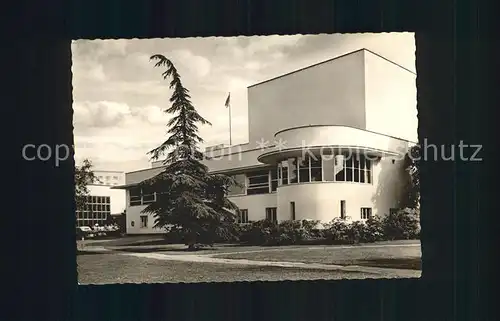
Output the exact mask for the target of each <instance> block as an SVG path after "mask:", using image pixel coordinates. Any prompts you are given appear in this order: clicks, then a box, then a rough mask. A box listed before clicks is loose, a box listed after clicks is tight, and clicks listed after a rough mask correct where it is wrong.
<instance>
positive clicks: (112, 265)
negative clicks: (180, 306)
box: [77, 253, 378, 284]
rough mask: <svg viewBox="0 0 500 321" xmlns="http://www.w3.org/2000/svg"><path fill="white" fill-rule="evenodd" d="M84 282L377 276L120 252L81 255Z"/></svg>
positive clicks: (80, 275)
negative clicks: (172, 258) (159, 257)
mask: <svg viewBox="0 0 500 321" xmlns="http://www.w3.org/2000/svg"><path fill="white" fill-rule="evenodd" d="M77 262H78V281H79V282H80V283H81V284H110V283H168V282H172V283H178V282H186V283H191V282H237V281H282V280H320V279H329V280H335V279H345V278H354V279H360V278H376V277H378V276H377V275H374V274H369V273H360V272H339V271H326V270H317V269H302V268H283V267H263V266H241V265H230V264H216V263H195V262H175V261H163V260H155V259H146V258H137V257H132V256H127V255H122V254H118V253H106V254H95V253H92V254H82V255H78V256H77Z"/></svg>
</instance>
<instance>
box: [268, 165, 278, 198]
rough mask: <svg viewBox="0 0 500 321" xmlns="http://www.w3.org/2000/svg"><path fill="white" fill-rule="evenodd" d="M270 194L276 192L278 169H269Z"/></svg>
mask: <svg viewBox="0 0 500 321" xmlns="http://www.w3.org/2000/svg"><path fill="white" fill-rule="evenodd" d="M270 175H271V192H276V189H277V188H278V169H277V168H273V169H271V174H270Z"/></svg>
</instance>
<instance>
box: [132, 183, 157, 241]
mask: <svg viewBox="0 0 500 321" xmlns="http://www.w3.org/2000/svg"><path fill="white" fill-rule="evenodd" d="M126 196H127V197H126V199H127V215H126V220H127V234H156V233H163V232H164V231H162V230H161V229H155V228H153V226H154V219H155V218H154V216H153V215H148V227H146V228H141V216H142V215H146V214H143V213H141V212H142V210H144V209H145V208H146V206H147V205H138V206H128V204H130V203H129V200H130V194H129V191H128V190H127V193H126ZM132 221H134V226H132Z"/></svg>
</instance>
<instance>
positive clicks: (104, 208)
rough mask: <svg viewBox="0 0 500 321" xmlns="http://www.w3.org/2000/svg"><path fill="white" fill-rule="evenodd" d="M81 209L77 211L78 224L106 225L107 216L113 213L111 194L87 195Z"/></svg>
mask: <svg viewBox="0 0 500 321" xmlns="http://www.w3.org/2000/svg"><path fill="white" fill-rule="evenodd" d="M85 201H86V202H85V203H84V204H83V208H82V209H81V210H78V211H76V218H77V225H78V226H86V225H88V224H90V225H94V224H99V225H105V221H106V219H107V217H108V216H109V215H110V214H111V212H110V204H109V203H110V202H111V197H109V196H94V195H92V196H87V197H86V198H85Z"/></svg>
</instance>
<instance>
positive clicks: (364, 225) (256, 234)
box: [166, 209, 420, 245]
mask: <svg viewBox="0 0 500 321" xmlns="http://www.w3.org/2000/svg"><path fill="white" fill-rule="evenodd" d="M235 234H236V235H235V237H233V238H231V239H230V240H222V239H218V240H213V243H224V242H227V243H241V244H246V245H294V244H316V245H329V244H356V243H371V242H377V241H389V240H402V239H418V238H419V237H420V222H419V212H418V210H413V209H402V210H399V211H396V212H393V213H390V214H388V215H386V216H384V217H377V216H375V217H372V218H370V219H368V220H366V221H364V222H361V221H354V222H349V221H348V220H343V219H334V220H332V221H331V222H329V223H326V224H321V223H320V222H319V221H308V220H304V221H282V222H280V223H274V222H271V221H269V220H261V221H256V222H252V223H247V224H240V225H238V226H237V227H236V233H235ZM166 239H167V240H168V242H169V243H182V242H183V241H182V237H180V235H179V234H177V233H167V235H166ZM209 243H211V242H209Z"/></svg>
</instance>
